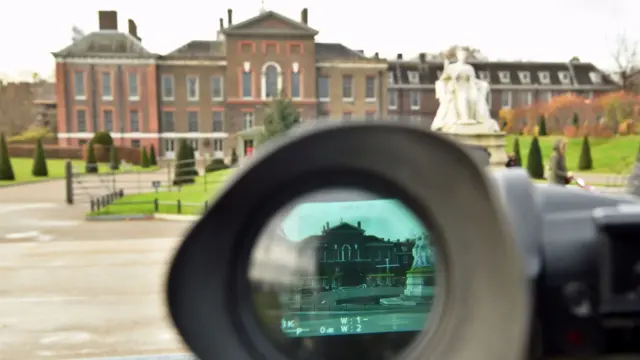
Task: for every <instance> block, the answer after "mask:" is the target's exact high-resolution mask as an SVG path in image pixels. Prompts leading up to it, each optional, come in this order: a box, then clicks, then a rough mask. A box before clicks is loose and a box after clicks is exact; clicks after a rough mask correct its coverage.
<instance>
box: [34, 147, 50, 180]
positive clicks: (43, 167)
mask: <svg viewBox="0 0 640 360" xmlns="http://www.w3.org/2000/svg"><path fill="white" fill-rule="evenodd" d="M31 175H33V176H36V177H47V176H49V170H48V169H47V159H46V158H45V157H44V148H43V147H42V140H40V139H38V141H37V142H36V151H35V153H34V154H33V168H32V169H31Z"/></svg>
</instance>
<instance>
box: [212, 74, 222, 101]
mask: <svg viewBox="0 0 640 360" xmlns="http://www.w3.org/2000/svg"><path fill="white" fill-rule="evenodd" d="M216 80H219V81H220V96H218V97H216V96H214V95H213V94H214V91H213V88H214V86H213V84H214V83H215V81H216ZM211 100H213V101H222V100H224V77H222V76H220V75H214V76H212V77H211Z"/></svg>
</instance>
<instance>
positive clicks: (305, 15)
mask: <svg viewBox="0 0 640 360" xmlns="http://www.w3.org/2000/svg"><path fill="white" fill-rule="evenodd" d="M300 22H301V23H303V24H305V25H308V24H309V9H307V8H304V9H302V12H301V13H300Z"/></svg>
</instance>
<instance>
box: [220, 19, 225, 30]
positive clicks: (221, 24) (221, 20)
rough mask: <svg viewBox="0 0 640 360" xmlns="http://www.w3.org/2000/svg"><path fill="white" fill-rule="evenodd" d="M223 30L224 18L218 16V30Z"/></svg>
mask: <svg viewBox="0 0 640 360" xmlns="http://www.w3.org/2000/svg"><path fill="white" fill-rule="evenodd" d="M222 30H224V19H223V18H220V31H222Z"/></svg>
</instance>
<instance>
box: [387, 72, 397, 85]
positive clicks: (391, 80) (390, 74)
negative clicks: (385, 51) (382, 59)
mask: <svg viewBox="0 0 640 360" xmlns="http://www.w3.org/2000/svg"><path fill="white" fill-rule="evenodd" d="M387 82H388V83H389V84H395V83H396V82H395V80H394V78H393V73H392V72H390V73H387Z"/></svg>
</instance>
